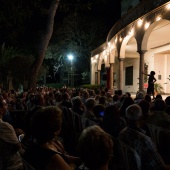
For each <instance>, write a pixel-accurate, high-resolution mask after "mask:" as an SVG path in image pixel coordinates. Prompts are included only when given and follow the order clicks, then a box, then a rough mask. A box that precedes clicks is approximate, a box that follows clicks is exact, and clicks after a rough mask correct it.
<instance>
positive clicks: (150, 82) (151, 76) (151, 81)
mask: <svg viewBox="0 0 170 170" xmlns="http://www.w3.org/2000/svg"><path fill="white" fill-rule="evenodd" d="M142 73H143V74H144V75H147V76H149V78H148V88H147V94H149V95H153V99H154V98H155V94H154V83H155V82H156V78H155V77H154V75H155V72H154V71H151V72H150V74H146V73H144V72H142Z"/></svg>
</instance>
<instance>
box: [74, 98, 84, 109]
mask: <svg viewBox="0 0 170 170" xmlns="http://www.w3.org/2000/svg"><path fill="white" fill-rule="evenodd" d="M71 101H72V104H73V105H72V108H73V109H75V108H80V107H81V106H82V104H83V103H82V100H81V98H80V97H79V96H76V97H73V98H72V100H71Z"/></svg>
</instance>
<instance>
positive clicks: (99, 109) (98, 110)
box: [93, 104, 105, 118]
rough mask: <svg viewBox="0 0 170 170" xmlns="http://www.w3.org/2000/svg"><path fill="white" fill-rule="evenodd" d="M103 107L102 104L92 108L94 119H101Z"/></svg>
mask: <svg viewBox="0 0 170 170" xmlns="http://www.w3.org/2000/svg"><path fill="white" fill-rule="evenodd" d="M104 110H105V107H104V105H103V104H96V105H95V106H94V108H93V113H94V115H95V116H96V118H101V117H103V116H104Z"/></svg>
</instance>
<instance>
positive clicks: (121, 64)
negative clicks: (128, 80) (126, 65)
mask: <svg viewBox="0 0 170 170" xmlns="http://www.w3.org/2000/svg"><path fill="white" fill-rule="evenodd" d="M123 60H124V58H119V89H120V90H123Z"/></svg>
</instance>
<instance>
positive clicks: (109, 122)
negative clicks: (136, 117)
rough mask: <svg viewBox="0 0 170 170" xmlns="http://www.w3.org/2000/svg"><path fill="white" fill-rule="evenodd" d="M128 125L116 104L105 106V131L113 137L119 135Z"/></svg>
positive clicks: (103, 126)
mask: <svg viewBox="0 0 170 170" xmlns="http://www.w3.org/2000/svg"><path fill="white" fill-rule="evenodd" d="M125 126H126V121H125V119H124V118H122V117H120V115H119V110H118V108H117V107H116V106H114V105H111V106H107V107H106V108H105V112H104V116H103V122H102V128H103V129H104V131H105V132H107V133H109V134H110V135H111V136H113V137H117V136H118V134H119V132H120V130H122V129H123V128H124V127H125Z"/></svg>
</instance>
